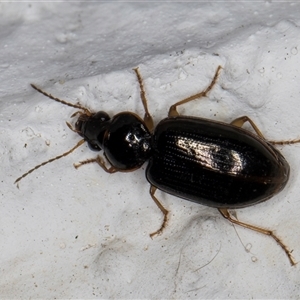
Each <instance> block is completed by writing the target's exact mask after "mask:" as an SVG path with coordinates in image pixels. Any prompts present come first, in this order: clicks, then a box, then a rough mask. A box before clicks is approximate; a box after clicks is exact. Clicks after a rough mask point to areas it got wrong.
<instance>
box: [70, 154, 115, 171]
mask: <svg viewBox="0 0 300 300" xmlns="http://www.w3.org/2000/svg"><path fill="white" fill-rule="evenodd" d="M90 163H97V164H98V165H99V166H100V167H101V168H102V169H103V170H104V171H105V172H107V173H110V174H112V173H115V172H118V171H119V170H118V169H116V168H114V167H112V166H111V167H107V166H106V165H105V162H104V160H103V158H102V157H101V156H99V155H98V156H97V157H96V158H91V159H87V160H83V161H80V162H79V163H77V164H74V167H75V168H76V169H78V168H79V167H81V166H82V165H86V164H90Z"/></svg>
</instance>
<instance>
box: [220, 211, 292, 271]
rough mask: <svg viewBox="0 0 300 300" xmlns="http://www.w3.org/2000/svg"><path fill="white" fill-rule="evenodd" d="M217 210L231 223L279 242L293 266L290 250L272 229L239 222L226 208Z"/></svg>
mask: <svg viewBox="0 0 300 300" xmlns="http://www.w3.org/2000/svg"><path fill="white" fill-rule="evenodd" d="M218 210H219V212H220V213H221V215H222V216H223V217H224V218H225V219H227V220H228V221H230V222H231V223H233V224H237V225H240V226H242V227H245V228H248V229H251V230H254V231H257V232H260V233H263V234H265V235H268V236H270V237H272V238H273V239H274V240H275V241H276V242H277V244H279V246H280V247H281V248H282V249H283V250H284V252H285V253H286V255H287V256H288V258H289V260H290V263H291V265H292V266H294V265H295V264H296V262H295V261H294V258H293V256H292V254H291V251H289V249H288V247H287V246H286V245H285V244H284V243H283V242H282V241H281V240H280V239H279V237H277V236H276V235H275V234H274V233H273V231H271V230H268V229H264V228H261V227H258V226H254V225H251V224H247V223H244V222H240V221H239V220H236V219H233V218H232V216H231V215H230V213H229V211H228V209H226V208H218Z"/></svg>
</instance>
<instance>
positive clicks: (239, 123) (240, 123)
mask: <svg viewBox="0 0 300 300" xmlns="http://www.w3.org/2000/svg"><path fill="white" fill-rule="evenodd" d="M246 122H249V123H250V124H251V126H252V127H253V129H254V130H255V132H256V133H257V135H259V136H260V137H261V138H263V139H264V140H265V137H264V136H263V134H262V133H261V131H260V130H259V129H258V127H257V126H256V125H255V124H254V122H253V121H252V120H251V119H250V118H249V117H247V116H243V117H240V118H237V119H235V120H233V121H232V122H231V123H230V124H231V125H234V126H237V127H242V126H243V125H244V124H245V123H246ZM268 143H270V144H272V145H292V144H298V143H300V139H294V140H285V141H269V140H268Z"/></svg>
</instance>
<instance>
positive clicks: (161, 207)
mask: <svg viewBox="0 0 300 300" xmlns="http://www.w3.org/2000/svg"><path fill="white" fill-rule="evenodd" d="M156 190H157V188H156V187H155V186H153V185H151V186H150V195H151V197H152V199H153V201H154V202H155V204H156V205H157V206H158V208H159V209H160V210H161V212H162V213H163V214H164V220H163V223H162V224H161V226H160V228H159V229H158V230H156V231H155V232H152V233H151V234H150V237H151V238H152V237H153V236H154V235H159V234H161V233H162V231H163V230H164V228H165V227H166V224H167V221H168V213H169V211H168V210H167V209H165V208H164V207H163V206H162V204H161V203H160V202H159V200H158V199H157V198H156V197H155V196H154V194H155V192H156Z"/></svg>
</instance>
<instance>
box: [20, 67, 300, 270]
mask: <svg viewBox="0 0 300 300" xmlns="http://www.w3.org/2000/svg"><path fill="white" fill-rule="evenodd" d="M221 69H222V68H221V66H219V67H218V68H217V70H216V72H215V75H214V77H213V79H212V81H211V83H210V85H209V86H208V87H207V88H206V89H205V90H204V91H202V92H200V93H197V94H195V95H193V96H191V97H188V98H186V99H183V100H181V101H179V102H177V103H175V104H174V105H172V106H171V107H170V109H169V114H168V117H167V118H165V119H163V120H162V121H160V123H159V124H158V125H157V126H156V127H155V128H154V125H153V119H152V116H151V115H150V113H149V111H148V107H147V100H146V96H145V90H144V85H143V80H142V77H141V75H140V73H139V70H138V68H136V69H134V71H135V73H136V76H137V79H138V82H139V85H140V95H141V100H142V103H143V106H144V110H145V115H144V118H143V119H141V118H140V117H139V116H138V115H136V114H134V113H132V112H121V113H118V114H116V115H115V116H113V117H112V118H110V117H109V115H108V114H107V113H106V112H103V111H99V112H97V113H93V112H91V111H90V110H89V109H87V108H85V107H83V106H81V105H80V104H72V103H69V102H66V101H64V100H61V99H58V98H55V97H53V96H52V95H51V94H48V93H46V92H44V91H43V90H41V89H40V88H38V87H36V86H35V85H33V84H32V85H31V86H32V87H33V88H34V89H35V90H37V91H38V92H40V93H42V94H43V95H45V96H47V97H49V98H51V99H53V100H55V101H58V102H60V103H62V104H65V105H68V106H71V107H75V108H78V109H79V111H77V112H75V113H74V114H73V115H72V117H74V116H78V119H77V122H76V123H75V128H73V127H72V126H71V125H70V124H69V123H67V125H68V127H69V128H70V129H71V130H73V131H74V132H76V133H78V134H79V135H80V136H81V137H83V139H82V140H81V141H79V142H78V143H77V145H76V146H75V147H73V148H72V149H70V150H69V151H67V152H65V153H63V154H62V155H59V156H57V157H54V158H52V159H50V160H48V161H45V162H43V163H42V164H40V165H37V166H36V167H34V168H33V169H31V170H29V171H28V172H26V173H25V174H23V175H22V176H21V177H19V178H18V179H17V180H16V181H15V183H19V181H20V180H21V179H22V178H24V177H25V176H27V175H28V174H30V173H31V172H33V171H34V170H36V169H38V168H39V167H41V166H43V165H45V164H47V163H50V162H52V161H54V160H57V159H59V158H61V157H64V156H66V155H68V154H70V153H71V152H73V151H74V150H75V149H76V148H78V147H79V146H80V145H82V144H83V143H84V142H87V144H88V146H89V147H90V149H91V150H94V151H100V150H103V153H104V156H105V157H106V159H107V161H108V162H109V166H108V165H107V163H106V162H105V161H104V159H103V157H101V156H99V155H98V156H97V157H96V158H93V159H88V160H85V161H82V162H79V163H78V164H74V166H75V168H78V167H79V166H82V165H84V164H88V163H94V162H95V163H97V164H98V165H99V166H100V167H101V168H103V170H104V171H106V172H108V173H115V172H127V171H134V170H136V169H138V168H140V167H141V166H142V165H143V164H144V163H145V161H147V160H149V164H148V166H147V170H146V177H147V180H148V181H149V183H150V195H151V197H152V199H153V200H154V202H155V203H156V205H157V206H158V207H159V209H160V210H161V212H162V213H163V215H164V219H163V222H162V225H161V227H160V228H159V229H158V230H157V231H155V232H153V233H151V234H150V236H151V237H153V236H154V235H157V234H160V233H162V231H163V229H164V228H165V227H166V224H167V220H168V213H169V212H168V210H167V209H166V208H164V206H163V205H162V204H161V203H160V201H159V200H158V199H157V198H156V196H155V192H156V189H159V190H161V191H164V192H166V193H169V194H172V195H174V196H177V197H180V198H183V199H186V200H189V201H193V202H196V203H199V204H202V205H206V206H211V207H215V208H217V209H218V210H219V212H220V213H221V215H222V216H223V217H225V218H226V219H228V220H229V221H230V222H231V223H234V224H237V225H240V226H243V227H245V228H249V229H251V230H254V231H257V232H260V233H263V234H265V235H269V236H271V237H272V238H273V239H274V240H275V241H276V242H277V243H278V244H279V245H280V246H281V248H282V249H283V250H284V251H285V253H286V254H287V256H288V258H289V261H290V263H291V264H292V265H295V264H296V262H295V260H294V259H293V257H292V254H291V251H289V249H288V247H287V246H286V245H285V244H284V243H283V242H282V241H281V239H279V238H278V237H277V236H276V235H275V234H274V233H273V231H271V230H267V229H263V228H261V227H258V226H254V225H251V224H248V223H244V222H241V221H239V220H238V219H236V218H234V217H233V216H232V215H231V214H230V213H229V211H228V209H236V208H242V207H247V206H250V205H254V204H257V203H260V202H262V201H265V200H267V199H269V198H271V197H273V196H274V195H276V194H277V193H278V192H280V191H281V190H282V189H283V188H284V187H285V185H286V183H287V181H288V179H289V172H290V168H289V165H288V163H287V161H286V160H285V158H284V157H283V156H282V155H281V154H280V152H279V151H278V150H277V149H275V148H274V147H273V145H275V144H280V145H284V144H295V143H299V142H300V140H291V141H268V140H266V139H265V138H264V136H263V135H262V133H261V132H260V130H259V129H258V128H257V127H256V125H255V124H254V123H253V121H252V120H251V119H250V118H248V117H247V116H243V117H240V118H237V119H235V120H234V121H232V122H231V123H230V124H226V123H222V122H217V121H212V120H208V119H203V118H196V117H187V116H180V115H179V113H178V112H177V106H179V105H182V104H185V103H188V102H190V101H193V100H195V99H197V98H201V97H206V95H207V93H208V92H209V91H210V90H211V89H212V88H213V86H214V85H215V84H216V82H217V79H218V76H219V73H220V71H221ZM246 122H249V123H250V125H251V126H252V127H253V129H254V131H255V132H256V134H253V133H251V132H250V131H248V130H244V129H242V128H241V127H242V126H243V124H244V123H246Z"/></svg>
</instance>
